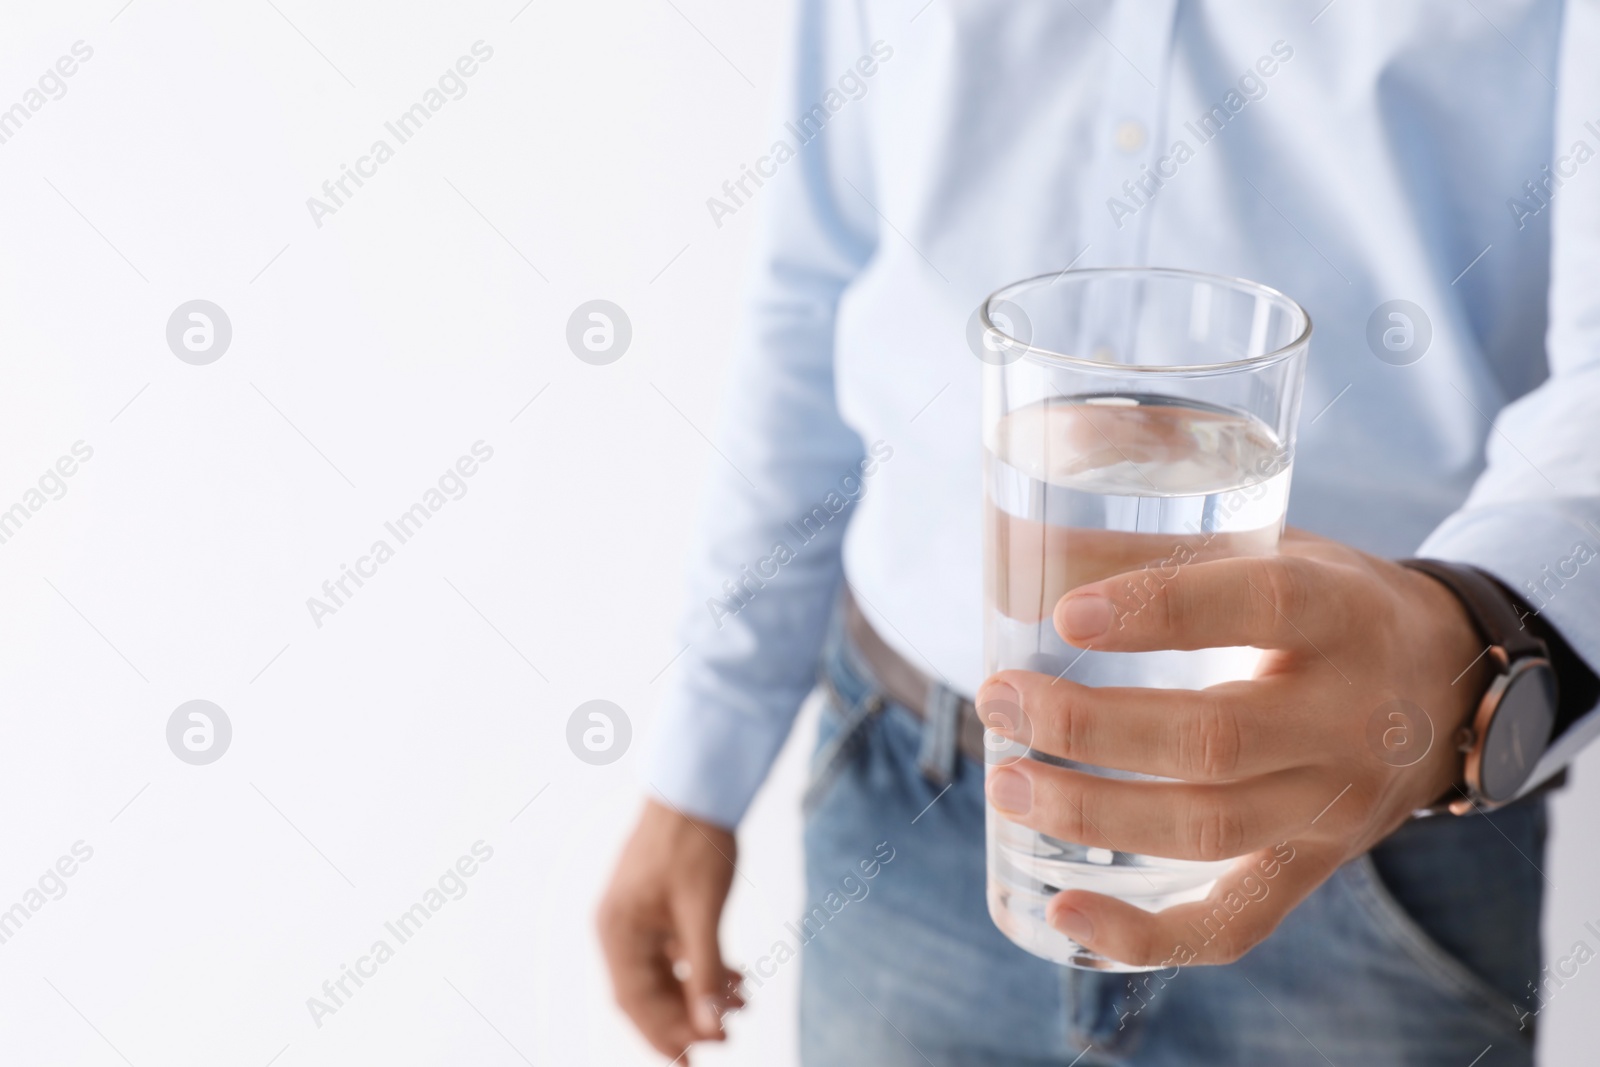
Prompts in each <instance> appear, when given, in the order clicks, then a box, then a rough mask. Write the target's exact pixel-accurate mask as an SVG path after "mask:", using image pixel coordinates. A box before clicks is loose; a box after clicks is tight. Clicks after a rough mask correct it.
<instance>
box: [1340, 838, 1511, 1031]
mask: <svg viewBox="0 0 1600 1067" xmlns="http://www.w3.org/2000/svg"><path fill="white" fill-rule="evenodd" d="M1341 875H1342V877H1343V878H1344V879H1345V883H1346V885H1347V887H1348V888H1349V889H1350V890H1351V893H1352V895H1353V896H1354V898H1355V899H1356V901H1357V902H1358V903H1359V904H1360V905H1361V907H1362V909H1363V911H1364V912H1365V913H1366V915H1367V916H1368V918H1370V919H1371V921H1372V924H1373V929H1374V930H1375V932H1377V933H1378V934H1379V935H1380V936H1381V937H1382V938H1383V940H1384V941H1385V942H1387V943H1388V944H1389V945H1391V946H1392V947H1394V948H1397V949H1398V950H1400V951H1401V952H1403V953H1404V954H1405V955H1406V956H1407V957H1409V958H1410V959H1411V960H1412V961H1413V963H1415V964H1416V965H1417V967H1418V968H1419V970H1420V971H1421V972H1422V974H1423V975H1425V976H1426V977H1427V978H1428V979H1429V980H1430V981H1431V984H1432V985H1433V986H1434V988H1435V989H1436V990H1437V991H1439V992H1441V993H1443V994H1445V995H1446V996H1449V997H1451V998H1453V999H1455V1000H1458V1001H1460V1002H1462V1003H1464V1004H1467V1005H1469V1006H1470V1007H1472V1008H1475V1009H1477V1010H1480V1011H1482V1012H1484V1013H1486V1015H1487V1017H1488V1018H1492V1019H1496V1020H1498V1021H1500V1022H1503V1023H1505V1024H1506V1029H1507V1032H1508V1033H1519V1032H1520V1035H1521V1036H1522V1037H1523V1038H1524V1039H1525V1040H1531V1038H1532V1034H1531V1033H1530V1032H1528V1031H1526V1030H1523V1029H1522V1028H1521V1015H1520V1013H1519V1011H1518V1009H1517V1006H1516V1005H1515V1004H1514V1003H1513V1002H1512V1001H1511V999H1510V998H1509V997H1508V996H1507V995H1506V994H1505V993H1504V992H1503V991H1501V990H1499V989H1496V988H1495V987H1494V985H1493V984H1492V983H1490V982H1489V980H1488V979H1486V978H1485V977H1483V975H1481V974H1480V973H1479V972H1478V971H1477V970H1475V969H1474V968H1473V967H1471V966H1469V965H1468V964H1467V963H1466V962H1465V961H1464V960H1463V959H1462V958H1461V957H1460V956H1458V955H1457V954H1456V953H1454V952H1452V951H1451V950H1449V949H1448V948H1446V947H1445V946H1444V945H1442V944H1440V943H1439V941H1438V940H1436V939H1435V938H1434V936H1433V935H1432V934H1430V933H1429V932H1428V931H1427V930H1426V929H1425V928H1424V927H1423V926H1422V924H1420V923H1419V922H1418V921H1417V920H1416V918H1415V917H1414V916H1413V915H1412V914H1411V912H1410V911H1409V910H1408V909H1407V908H1406V906H1405V904H1403V903H1402V902H1401V901H1400V899H1399V898H1398V897H1396V895H1395V894H1394V892H1392V891H1391V890H1390V888H1389V886H1387V885H1386V884H1385V883H1384V880H1383V877H1382V876H1381V875H1380V874H1379V873H1378V868H1377V867H1376V865H1375V864H1374V863H1373V862H1372V857H1371V855H1370V854H1369V855H1363V856H1361V857H1360V858H1358V859H1355V860H1352V861H1350V862H1349V863H1348V864H1346V865H1345V867H1344V868H1343V870H1342V871H1341ZM1442 876H1443V875H1442Z"/></svg>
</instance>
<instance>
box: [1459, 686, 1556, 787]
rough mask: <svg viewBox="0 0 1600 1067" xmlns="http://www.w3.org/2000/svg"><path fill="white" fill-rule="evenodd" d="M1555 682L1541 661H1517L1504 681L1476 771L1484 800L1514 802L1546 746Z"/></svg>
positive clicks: (1553, 713)
mask: <svg viewBox="0 0 1600 1067" xmlns="http://www.w3.org/2000/svg"><path fill="white" fill-rule="evenodd" d="M1555 677H1556V676H1555V671H1554V670H1552V669H1551V667H1550V665H1549V663H1547V662H1545V661H1544V660H1522V661H1519V662H1518V663H1516V664H1514V665H1513V667H1512V669H1511V673H1510V674H1508V675H1506V677H1505V678H1504V680H1503V684H1504V688H1502V689H1501V692H1500V703H1499V705H1498V706H1497V707H1496V708H1495V711H1494V717H1493V719H1491V720H1490V722H1489V730H1488V732H1487V734H1486V735H1485V736H1484V739H1483V755H1482V762H1481V763H1480V764H1479V769H1478V779H1479V784H1478V791H1479V792H1480V793H1482V794H1483V795H1484V797H1485V798H1486V799H1488V800H1489V801H1491V802H1493V803H1496V804H1503V803H1505V802H1506V801H1508V800H1511V799H1512V798H1513V797H1515V796H1516V795H1517V790H1519V789H1521V788H1522V786H1523V784H1524V783H1526V782H1527V780H1528V776H1529V775H1531V774H1532V773H1533V768H1534V765H1535V764H1537V763H1538V762H1539V757H1541V756H1543V755H1544V751H1545V748H1546V747H1547V746H1548V745H1549V744H1550V732H1551V730H1552V729H1553V728H1554V727H1555V721H1556V684H1555Z"/></svg>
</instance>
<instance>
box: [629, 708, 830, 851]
mask: <svg viewBox="0 0 1600 1067" xmlns="http://www.w3.org/2000/svg"><path fill="white" fill-rule="evenodd" d="M803 699H804V694H802V695H801V697H800V700H803ZM798 710H799V703H798V701H797V702H796V704H795V708H794V709H793V711H792V712H791V713H790V714H788V715H776V714H774V712H773V709H771V708H754V707H751V708H740V707H736V706H733V705H730V704H728V703H726V702H725V701H719V700H717V699H716V698H708V697H706V696H705V695H703V694H701V695H695V694H694V693H693V691H692V690H687V691H686V690H683V689H676V690H674V691H673V692H672V694H671V695H670V696H668V697H667V699H666V702H665V703H664V704H663V705H662V707H661V710H660V711H659V712H658V713H657V715H656V721H655V729H654V733H653V737H652V743H651V745H650V748H649V754H648V757H647V763H646V768H647V770H646V773H647V775H648V784H649V786H650V788H651V790H652V792H654V793H655V794H657V799H659V800H662V801H664V802H665V803H666V804H667V805H669V806H670V807H673V808H676V809H677V810H678V811H679V812H681V813H682V814H685V815H691V816H693V817H694V818H697V819H702V820H704V821H706V822H709V823H714V824H715V825H717V826H721V827H723V828H724V829H728V830H732V829H733V828H734V827H735V826H737V825H738V823H739V820H740V819H742V818H744V813H745V810H746V809H747V808H749V806H750V802H751V800H753V799H754V798H755V795H756V791H757V790H759V789H760V788H761V783H762V781H763V780H764V779H765V778H766V776H767V772H768V770H770V769H771V767H772V763H773V761H774V760H776V759H777V758H778V752H779V750H780V749H782V748H783V743H784V740H785V739H786V738H787V737H788V734H789V727H790V726H791V725H792V724H793V720H794V713H795V712H798Z"/></svg>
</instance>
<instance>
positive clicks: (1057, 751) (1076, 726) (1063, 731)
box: [1035, 686, 1089, 758]
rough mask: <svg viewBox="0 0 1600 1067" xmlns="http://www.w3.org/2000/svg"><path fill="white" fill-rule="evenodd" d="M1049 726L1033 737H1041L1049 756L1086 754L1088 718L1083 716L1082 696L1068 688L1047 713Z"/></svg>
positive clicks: (1085, 715)
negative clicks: (1048, 749) (1044, 739)
mask: <svg viewBox="0 0 1600 1067" xmlns="http://www.w3.org/2000/svg"><path fill="white" fill-rule="evenodd" d="M1049 718H1050V724H1049V727H1048V728H1047V729H1045V730H1043V731H1040V732H1038V733H1036V735H1035V736H1041V735H1042V736H1043V737H1044V738H1046V739H1047V744H1049V745H1050V746H1051V754H1052V755H1056V756H1067V757H1074V758H1075V757H1076V756H1077V754H1079V753H1082V752H1086V751H1087V750H1088V749H1087V747H1086V746H1087V745H1088V737H1087V730H1088V725H1089V716H1088V715H1087V714H1085V708H1084V700H1083V694H1082V693H1080V692H1078V690H1077V689H1076V688H1075V687H1070V686H1069V687H1068V688H1067V689H1066V690H1065V691H1064V692H1063V693H1062V694H1061V696H1060V697H1058V698H1057V699H1056V700H1055V701H1054V702H1053V706H1052V707H1051V708H1050V711H1049Z"/></svg>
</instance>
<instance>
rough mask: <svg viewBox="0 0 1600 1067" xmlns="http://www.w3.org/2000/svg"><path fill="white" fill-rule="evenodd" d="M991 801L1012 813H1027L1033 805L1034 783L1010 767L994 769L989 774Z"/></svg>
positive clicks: (1002, 809) (1004, 810)
mask: <svg viewBox="0 0 1600 1067" xmlns="http://www.w3.org/2000/svg"><path fill="white" fill-rule="evenodd" d="M989 803H991V804H993V805H994V806H995V807H997V808H999V809H1000V810H1001V811H1003V812H1007V813H1008V814H1011V815H1026V814H1027V813H1028V809H1029V808H1031V807H1033V783H1032V782H1030V781H1028V779H1027V777H1026V776H1025V775H1022V774H1019V773H1017V772H1016V771H1013V770H1011V769H1010V768H1008V767H1002V768H1000V769H999V770H996V771H993V772H991V773H990V775H989Z"/></svg>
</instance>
